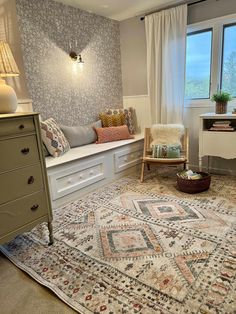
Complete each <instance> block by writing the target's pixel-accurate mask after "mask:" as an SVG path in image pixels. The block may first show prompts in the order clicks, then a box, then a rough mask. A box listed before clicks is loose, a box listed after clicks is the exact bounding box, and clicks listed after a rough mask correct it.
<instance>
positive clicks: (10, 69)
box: [0, 41, 20, 77]
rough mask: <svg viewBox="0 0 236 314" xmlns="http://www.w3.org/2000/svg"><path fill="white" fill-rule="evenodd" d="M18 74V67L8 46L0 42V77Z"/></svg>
mask: <svg viewBox="0 0 236 314" xmlns="http://www.w3.org/2000/svg"><path fill="white" fill-rule="evenodd" d="M19 74H20V72H19V69H18V66H17V65H16V62H15V60H14V58H13V55H12V52H11V49H10V47H9V45H8V44H7V43H6V42H4V41H0V76H1V77H6V76H18V75H19Z"/></svg>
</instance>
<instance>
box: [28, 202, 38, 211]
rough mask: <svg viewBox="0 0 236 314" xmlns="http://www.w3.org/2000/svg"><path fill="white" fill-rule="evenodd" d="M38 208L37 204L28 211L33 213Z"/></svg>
mask: <svg viewBox="0 0 236 314" xmlns="http://www.w3.org/2000/svg"><path fill="white" fill-rule="evenodd" d="M38 208H39V205H38V204H35V205H33V206H32V207H31V208H30V209H31V210H32V211H35V210H37V209H38Z"/></svg>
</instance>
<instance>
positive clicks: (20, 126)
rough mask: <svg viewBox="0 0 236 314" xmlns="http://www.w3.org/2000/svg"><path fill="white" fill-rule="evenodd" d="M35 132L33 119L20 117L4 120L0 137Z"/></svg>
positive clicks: (0, 128)
mask: <svg viewBox="0 0 236 314" xmlns="http://www.w3.org/2000/svg"><path fill="white" fill-rule="evenodd" d="M34 130H35V125H34V120H33V117H20V118H13V119H12V118H11V119H2V121H1V127H0V137H1V136H8V135H19V134H24V133H27V132H32V131H34Z"/></svg>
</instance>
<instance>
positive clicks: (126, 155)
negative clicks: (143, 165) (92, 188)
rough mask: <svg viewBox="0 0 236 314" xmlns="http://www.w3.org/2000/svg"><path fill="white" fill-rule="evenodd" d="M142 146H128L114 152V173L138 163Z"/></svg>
mask: <svg viewBox="0 0 236 314" xmlns="http://www.w3.org/2000/svg"><path fill="white" fill-rule="evenodd" d="M142 154H143V148H142V147H140V145H139V146H134V147H128V148H124V149H122V150H119V151H117V152H115V153H114V160H115V173H118V172H121V171H124V170H126V169H128V168H130V167H133V166H135V165H137V164H139V163H140V160H141V157H142Z"/></svg>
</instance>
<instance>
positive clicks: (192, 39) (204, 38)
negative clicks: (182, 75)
mask: <svg viewBox="0 0 236 314" xmlns="http://www.w3.org/2000/svg"><path fill="white" fill-rule="evenodd" d="M211 46H212V29H207V30H202V31H197V32H193V33H189V34H188V36H187V52H186V86H185V98H187V99H204V98H205V99H206V98H209V97H210V81H211Z"/></svg>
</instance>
